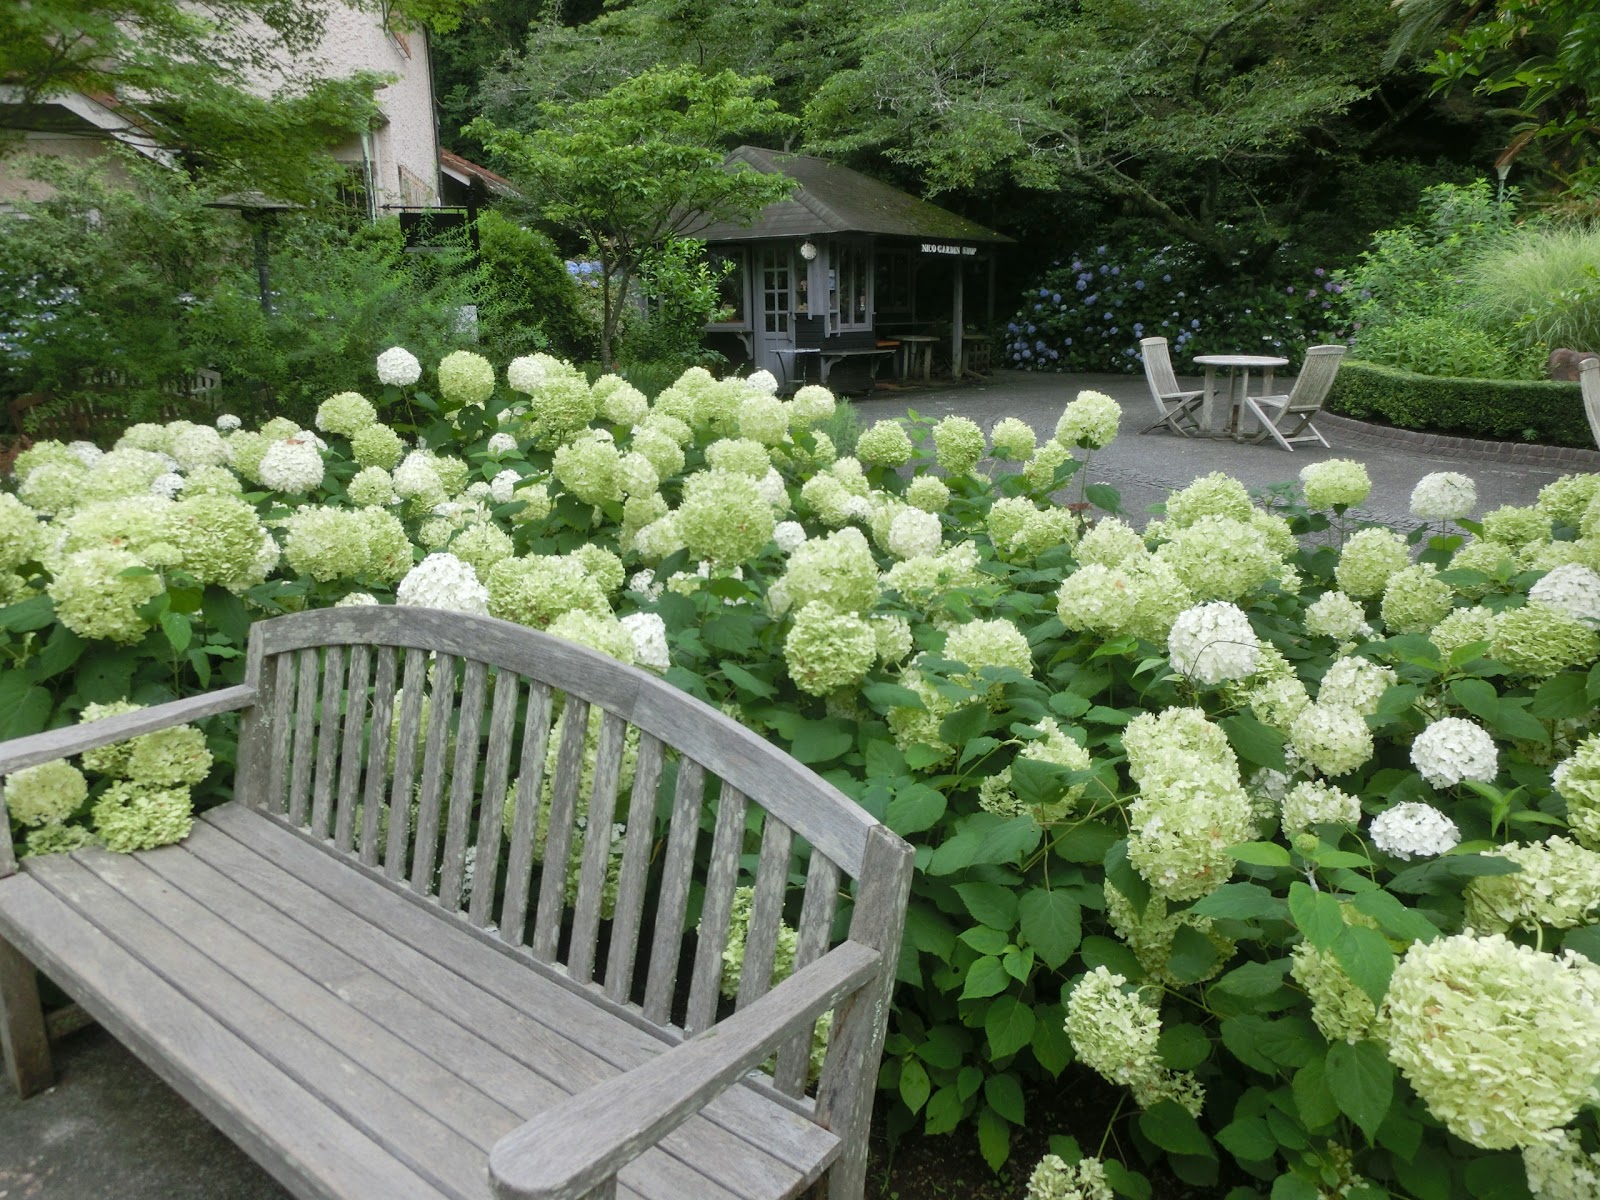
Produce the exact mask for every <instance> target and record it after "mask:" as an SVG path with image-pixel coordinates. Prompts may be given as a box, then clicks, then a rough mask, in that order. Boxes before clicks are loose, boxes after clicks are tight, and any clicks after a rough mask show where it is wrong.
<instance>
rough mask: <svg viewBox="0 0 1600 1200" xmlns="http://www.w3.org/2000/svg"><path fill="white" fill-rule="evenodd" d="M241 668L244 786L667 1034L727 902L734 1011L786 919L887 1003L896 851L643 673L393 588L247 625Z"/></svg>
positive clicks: (809, 779) (801, 958) (785, 1084)
mask: <svg viewBox="0 0 1600 1200" xmlns="http://www.w3.org/2000/svg"><path fill="white" fill-rule="evenodd" d="M249 671H250V675H251V677H252V680H253V681H254V683H255V684H256V686H257V687H258V689H259V700H258V702H257V704H256V705H255V706H254V707H253V708H252V709H250V710H248V711H247V712H246V713H245V715H244V717H243V719H242V720H241V725H240V750H239V765H238V775H237V783H236V796H237V798H238V799H239V800H240V801H241V802H243V803H246V804H249V805H251V806H253V807H256V808H258V809H261V810H264V811H266V812H268V813H271V814H275V815H276V816H278V817H279V818H280V819H282V820H283V821H285V822H286V823H288V824H289V825H291V826H293V827H295V828H297V829H299V830H301V831H303V832H304V833H305V834H307V835H309V836H310V837H311V838H313V839H315V840H317V841H318V842H319V843H321V844H322V845H323V846H324V847H325V848H326V849H327V850H328V851H329V852H330V853H333V854H336V855H339V856H343V857H345V858H347V859H349V860H351V861H352V862H354V863H358V864H362V865H364V866H365V867H366V868H367V869H369V870H373V871H379V872H381V873H382V874H383V875H384V876H386V877H387V878H388V879H389V880H391V881H393V883H394V884H395V885H397V886H402V887H404V888H406V889H408V890H409V891H410V892H412V893H413V894H414V895H415V896H417V897H419V898H421V899H423V900H424V902H426V903H428V904H432V905H437V906H438V907H439V908H441V909H444V910H446V911H448V912H451V913H454V914H458V915H459V919H462V920H464V921H466V922H468V923H470V924H471V925H472V926H474V927H476V928H477V929H479V930H482V931H484V932H485V933H487V934H490V935H492V936H494V937H496V938H497V939H498V940H499V941H500V942H502V943H504V944H506V945H509V946H512V947H518V948H525V949H526V951H528V952H531V954H532V955H533V957H534V958H535V959H538V960H541V961H543V962H545V963H549V964H555V965H558V967H559V968H560V969H561V971H562V972H563V973H564V974H565V976H566V977H567V978H569V979H570V980H572V981H574V982H575V983H576V984H578V985H581V986H583V987H584V988H585V989H586V990H588V991H589V992H590V993H591V994H593V995H595V996H596V997H597V998H601V999H603V1000H604V1001H605V1002H607V1003H609V1004H612V1005H616V1006H619V1007H620V1008H622V1009H623V1010H625V1011H628V1012H630V1013H632V1014H633V1015H634V1016H635V1017H636V1018H637V1017H639V1016H641V1015H642V1017H643V1018H644V1019H645V1020H647V1021H648V1022H649V1023H650V1024H652V1025H654V1026H656V1027H659V1028H661V1029H663V1030H667V1031H669V1034H670V1035H671V1036H679V1035H684V1034H693V1033H696V1032H699V1031H700V1030H703V1029H705V1028H707V1027H709V1026H710V1025H712V1024H714V1023H715V1021H716V1019H717V1013H718V1008H719V999H720V996H719V989H720V985H721V983H722V979H723V972H724V966H725V964H724V961H723V956H724V950H725V949H726V948H727V938H728V927H729V921H730V916H731V915H732V914H733V912H734V909H735V906H736V904H739V905H741V907H742V904H743V902H744V901H745V900H746V898H748V901H749V905H750V915H749V921H748V937H747V940H746V948H745V952H744V958H743V965H742V970H741V972H740V982H739V987H738V992H737V1001H736V1003H737V1006H738V1007H743V1006H744V1005H746V1004H748V1003H749V1002H751V1001H752V1000H754V999H755V998H757V997H759V996H760V995H762V994H763V993H764V992H766V991H767V990H768V989H769V988H770V987H771V986H772V983H773V962H774V958H775V957H776V956H779V955H780V954H783V953H784V951H783V950H782V949H780V937H781V936H782V937H784V938H786V940H787V941H788V942H790V943H791V944H794V961H795V968H796V969H798V968H799V967H800V966H803V965H805V964H807V963H809V962H811V961H813V960H815V959H816V958H818V957H820V956H821V955H822V954H823V953H825V952H826V951H827V950H828V949H829V948H830V947H831V946H832V945H833V944H835V943H836V942H837V941H838V940H840V937H841V930H842V929H843V930H847V932H844V933H843V936H848V937H849V938H850V939H852V940H854V941H859V942H862V943H864V944H866V945H869V946H873V947H875V948H877V949H879V950H880V951H881V952H882V953H883V954H884V978H883V980H882V987H881V991H880V994H879V995H877V996H876V997H874V998H873V1001H872V1003H873V1004H874V1005H875V1006H877V1007H878V1012H879V1014H880V1019H881V1014H882V1013H883V1012H884V1011H886V1006H887V1003H888V997H889V989H890V988H891V987H892V984H893V976H894V970H895V964H896V959H897V955H898V950H899V938H900V931H901V927H902V925H903V922H904V908H905V895H906V889H907V888H908V886H909V878H910V848H909V847H908V846H907V845H906V844H905V843H904V842H903V841H902V840H901V839H899V838H898V837H896V836H895V835H894V834H892V833H891V832H889V831H888V830H887V829H886V828H885V827H884V826H882V825H880V824H878V823H877V822H875V821H874V820H873V819H872V818H871V817H870V816H869V815H868V814H866V813H865V812H864V811H862V810H861V809H860V808H859V807H857V806H856V805H855V804H854V803H853V802H851V801H850V800H849V799H848V798H847V797H845V796H844V795H843V794H842V793H840V792H839V791H837V790H836V789H835V788H833V787H832V786H831V785H829V784H827V783H826V782H825V781H823V780H822V779H820V778H819V777H817V776H816V775H815V774H814V773H813V772H811V771H810V770H809V769H807V768H806V767H804V766H802V765H801V764H799V763H797V762H796V761H795V760H793V759H792V758H790V757H789V756H788V755H786V754H784V753H782V752H781V751H779V750H778V749H777V748H776V747H774V746H772V745H770V744H769V743H767V742H766V741H764V740H763V739H761V738H760V737H758V736H757V735H756V734H754V733H752V732H750V731H749V730H747V729H744V728H743V727H742V726H740V725H738V724H737V723H735V722H734V721H732V720H730V719H728V718H727V717H725V716H724V715H723V714H721V713H719V712H717V711H716V710H715V709H713V708H711V707H710V706H708V705H706V704H703V703H702V702H700V701H698V700H696V699H694V698H693V697H691V696H688V695H686V694H685V693H683V692H681V691H679V690H678V689H676V688H674V687H672V686H671V685H670V684H667V683H666V682H664V681H663V680H660V679H658V678H656V677H654V676H652V675H650V674H648V673H646V672H644V671H640V670H638V669H635V668H633V667H628V666H624V665H623V664H621V663H619V662H617V661H615V660H613V659H611V658H609V657H607V656H605V655H602V654H599V653H597V652H595V651H592V650H589V649H588V648H586V647H583V646H578V645H575V644H573V643H571V642H567V641H565V640H562V639H559V638H554V637H550V636H548V635H545V634H542V633H539V632H537V631H534V630H531V629H527V628H524V627H523V626H520V625H514V624H510V623H508V622H505V621H499V620H494V619H491V618H486V617H469V616H464V615H461V614H458V613H449V612H440V611H436V610H429V609H418V608H404V607H365V608H334V609H323V610H318V611H314V612H308V613H302V614H297V615H294V616H289V617H281V618H277V619H274V620H269V621H264V622H260V623H258V624H257V625H256V626H255V627H254V628H253V629H252V631H251V640H250V664H249ZM800 880H803V884H800V885H798V886H797V887H796V888H795V892H796V894H795V895H793V896H791V883H792V882H796V883H798V881H800ZM852 881H854V887H853V888H852V887H851V882H852ZM741 885H745V886H753V889H754V891H753V896H751V895H750V894H749V893H739V894H736V889H739V888H740V887H741ZM695 908H698V911H699V914H700V919H699V923H698V931H695V930H694V928H693V923H692V922H691V921H690V920H689V917H690V915H691V914H692V912H693V910H694V909H695ZM847 910H848V911H847ZM846 915H848V921H847V922H846V921H845V919H844V918H845V917H846ZM785 921H787V923H788V924H789V925H790V926H791V927H792V928H793V929H794V930H795V931H796V932H797V934H798V938H797V942H796V939H795V938H794V936H793V935H782V928H783V924H784V922H785ZM809 1050H810V1047H809V1046H801V1045H798V1044H797V1045H793V1046H790V1047H789V1048H787V1049H786V1051H785V1052H784V1054H782V1055H780V1057H779V1061H778V1063H777V1067H776V1072H775V1082H776V1083H777V1085H778V1086H779V1088H780V1090H782V1091H784V1092H786V1093H788V1094H790V1095H799V1094H800V1093H801V1091H802V1090H803V1089H804V1086H805V1080H806V1066H807V1061H806V1060H807V1057H808V1054H809ZM859 1065H860V1064H858V1067H859ZM833 1067H834V1063H833V1056H832V1055H831V1054H830V1057H829V1059H828V1063H827V1065H826V1066H825V1067H824V1071H823V1079H822V1083H821V1084H820V1086H821V1087H823V1088H826V1087H827V1086H828V1078H827V1074H828V1071H830V1070H832V1069H833ZM841 1069H842V1068H841ZM869 1069H870V1070H873V1071H875V1069H876V1056H875V1054H874V1057H873V1061H872V1065H871V1067H870V1068H869Z"/></svg>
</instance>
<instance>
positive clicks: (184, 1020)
mask: <svg viewBox="0 0 1600 1200" xmlns="http://www.w3.org/2000/svg"><path fill="white" fill-rule="evenodd" d="M0 933H3V934H4V936H5V937H6V939H7V940H8V941H11V942H13V943H14V944H16V946H17V947H18V948H19V949H21V950H22V951H23V953H25V954H26V955H27V956H28V958H29V959H31V960H32V961H33V962H34V963H36V964H38V965H39V968H40V969H41V970H42V971H44V972H45V973H46V974H48V975H49V976H50V978H52V979H53V980H55V981H56V982H57V983H58V984H60V985H61V986H62V987H63V988H65V989H66V990H67V992H68V993H69V994H71V995H72V996H73V998H74V999H76V1000H77V1001H78V1002H79V1003H80V1004H82V1005H83V1007H84V1008H85V1009H86V1010H87V1011H88V1012H89V1014H90V1015H91V1016H93V1017H94V1018H95V1020H96V1021H98V1022H99V1023H100V1024H101V1025H104V1026H105V1027H106V1028H107V1029H108V1030H110V1031H111V1033H112V1034H113V1035H114V1036H115V1037H116V1038H117V1040H118V1041H120V1042H122V1043H123V1044H124V1045H125V1046H127V1047H129V1048H130V1049H131V1050H132V1051H133V1052H134V1053H135V1054H136V1055H137V1056H138V1057H139V1058H140V1059H141V1060H142V1061H143V1062H144V1063H145V1065H146V1066H148V1067H150V1068H151V1070H153V1071H154V1072H155V1073H156V1074H157V1075H159V1076H161V1078H162V1079H164V1080H165V1081H166V1082H167V1083H168V1084H169V1085H171V1086H172V1088H173V1089H174V1090H176V1091H177V1092H178V1093H179V1094H180V1095H182V1096H183V1097H184V1099H186V1100H188V1101H189V1103H191V1104H193V1105H194V1106H195V1107H196V1108H198V1109H199V1110H200V1111H201V1112H202V1113H203V1114H204V1115H205V1116H206V1117H207V1119H209V1120H210V1121H211V1122H212V1123H213V1124H215V1125H217V1126H218V1127H219V1128H221V1129H222V1130H223V1131H224V1132H226V1133H227V1134H228V1135H229V1136H230V1137H231V1138H232V1139H233V1140H234V1141H235V1142H236V1143H238V1145H239V1146H240V1147H241V1148H242V1149H244V1151H245V1152H246V1153H248V1154H249V1155H250V1156H251V1157H252V1158H254V1159H255V1160H256V1161H257V1162H258V1163H260V1164H261V1166H262V1167H264V1168H265V1169H266V1170H267V1171H268V1172H270V1173H271V1174H272V1175H273V1177H274V1178H275V1179H277V1180H278V1182H280V1183H282V1184H283V1185H284V1186H285V1187H287V1188H289V1189H290V1190H291V1191H293V1192H294V1193H295V1194H296V1195H298V1196H302V1197H316V1198H318V1200H339V1198H349V1197H374V1198H377V1197H384V1198H385V1200H440V1198H441V1196H442V1195H443V1193H441V1192H440V1191H439V1189H438V1188H436V1187H434V1186H433V1185H431V1184H430V1183H428V1182H426V1181H425V1180H423V1179H422V1178H420V1177H419V1176H418V1175H417V1174H416V1172H415V1171H412V1170H410V1169H409V1168H408V1167H406V1166H405V1165H404V1164H402V1163H400V1162H398V1161H397V1160H396V1159H395V1158H394V1157H393V1155H391V1154H390V1152H389V1151H388V1149H387V1148H385V1147H383V1146H380V1145H379V1144H378V1143H377V1142H375V1141H374V1140H373V1139H372V1138H370V1137H369V1136H367V1135H366V1134H365V1133H363V1132H362V1131H361V1130H359V1129H357V1128H355V1126H353V1125H352V1124H351V1123H350V1122H349V1121H347V1120H346V1119H345V1118H344V1117H342V1116H341V1115H340V1114H338V1113H337V1112H335V1111H334V1110H333V1109H331V1108H329V1107H328V1106H327V1105H326V1104H323V1103H322V1102H320V1101H318V1100H316V1099H315V1098H314V1097H311V1096H308V1095H306V1094H305V1091H304V1090H303V1089H302V1088H301V1087H300V1085H299V1084H298V1083H296V1082H295V1081H294V1080H293V1079H291V1078H290V1077H289V1076H288V1075H287V1074H285V1073H284V1072H283V1071H282V1070H281V1069H280V1068H278V1067H277V1066H275V1065H274V1064H273V1063H271V1062H270V1061H268V1060H267V1059H266V1058H265V1057H263V1056H262V1054H261V1053H260V1052H259V1051H258V1050H256V1049H255V1048H254V1047H253V1046H251V1045H250V1044H248V1043H247V1042H246V1041H245V1040H244V1039H242V1038H241V1037H239V1036H238V1035H237V1034H235V1033H234V1032H233V1031H232V1030H230V1029H228V1028H227V1027H225V1026H224V1025H222V1024H221V1023H220V1022H218V1021H216V1020H214V1019H213V1018H211V1017H210V1016H208V1015H206V1014H205V1013H204V1012H201V1011H200V1010H199V1009H197V1008H196V1007H195V1006H194V1005H193V1004H192V1003H191V1002H190V1001H189V1000H188V999H187V998H186V997H185V996H184V995H183V994H182V993H181V992H179V991H178V990H177V989H176V988H174V987H172V986H171V985H170V984H168V983H167V982H166V981H165V980H164V979H162V978H161V977H160V976H159V975H157V974H156V973H155V972H154V971H153V970H151V969H150V967H148V966H146V965H145V964H144V963H142V962H140V961H139V960H138V959H137V958H135V957H134V956H133V955H131V954H129V953H128V952H127V951H126V950H124V949H123V948H122V947H120V946H119V945H117V944H116V943H115V942H113V941H112V940H111V939H110V938H108V937H107V936H106V935H105V934H103V933H101V932H100V930H98V929H97V928H95V927H94V926H93V925H92V924H91V923H90V922H89V921H87V920H86V919H85V918H83V917H82V916H80V915H79V914H77V913H76V912H74V911H73V910H72V909H70V908H69V907H67V906H66V905H65V904H63V903H62V902H61V901H60V900H58V899H56V898H55V897H54V896H53V895H51V894H50V892H49V891H48V890H47V889H46V888H45V887H44V885H43V884H41V883H40V882H39V881H38V880H36V879H33V878H31V877H30V876H29V875H26V874H24V875H14V876H12V877H11V878H9V879H5V880H0ZM113 996H114V997H116V999H115V1000H112V999H108V997H113ZM284 1148H289V1149H290V1152H289V1153H285V1152H284Z"/></svg>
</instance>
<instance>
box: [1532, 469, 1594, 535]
mask: <svg viewBox="0 0 1600 1200" xmlns="http://www.w3.org/2000/svg"><path fill="white" fill-rule="evenodd" d="M1596 496H1600V474H1586V475H1563V476H1562V477H1561V478H1560V479H1557V480H1556V481H1555V482H1554V483H1547V484H1545V485H1544V486H1543V487H1542V488H1540V489H1539V499H1538V500H1537V501H1536V502H1535V503H1534V507H1535V508H1536V509H1538V510H1539V511H1540V512H1542V513H1543V514H1544V515H1545V516H1547V517H1549V518H1550V519H1551V520H1552V521H1560V522H1561V523H1562V524H1563V525H1571V526H1573V527H1574V528H1576V527H1577V526H1578V524H1579V523H1580V522H1582V520H1583V514H1584V510H1585V509H1587V508H1588V507H1589V505H1590V504H1591V503H1592V502H1593V500H1594V498H1595V497H1596Z"/></svg>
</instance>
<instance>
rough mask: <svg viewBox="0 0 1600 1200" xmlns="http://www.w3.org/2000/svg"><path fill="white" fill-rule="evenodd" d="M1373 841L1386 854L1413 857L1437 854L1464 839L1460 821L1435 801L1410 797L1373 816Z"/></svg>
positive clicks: (1453, 846)
mask: <svg viewBox="0 0 1600 1200" xmlns="http://www.w3.org/2000/svg"><path fill="white" fill-rule="evenodd" d="M1370 832H1371V834H1372V844H1373V845H1375V846H1377V848H1378V849H1379V850H1382V851H1383V852H1384V853H1385V854H1392V855H1394V856H1395V857H1396V858H1399V859H1406V860H1410V859H1413V858H1436V857H1438V856H1439V855H1441V854H1443V853H1444V852H1445V851H1446V850H1451V849H1454V848H1455V847H1456V846H1457V845H1459V844H1460V842H1461V830H1459V829H1457V828H1456V823H1455V822H1454V821H1452V820H1451V819H1450V818H1449V817H1447V816H1445V815H1444V814H1443V813H1442V812H1440V811H1439V810H1438V809H1437V808H1434V807H1433V805H1431V804H1423V803H1422V802H1421V801H1418V800H1407V801H1405V802H1403V803H1401V804H1396V805H1395V806H1394V807H1393V808H1391V809H1387V810H1386V811H1384V812H1381V813H1379V814H1378V815H1377V816H1375V817H1373V818H1372V825H1371V826H1370Z"/></svg>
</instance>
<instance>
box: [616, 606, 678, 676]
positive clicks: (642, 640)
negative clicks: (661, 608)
mask: <svg viewBox="0 0 1600 1200" xmlns="http://www.w3.org/2000/svg"><path fill="white" fill-rule="evenodd" d="M622 624H623V627H624V628H625V629H627V631H628V634H629V635H630V636H631V637H632V638H633V661H634V662H636V663H638V664H639V665H640V666H641V667H645V668H647V669H648V670H651V671H665V670H666V669H667V668H668V667H670V666H671V665H672V653H671V651H670V650H669V649H668V647H667V623H666V622H665V621H663V620H662V619H661V617H660V616H659V615H657V614H656V613H650V612H636V613H629V614H628V615H627V616H625V617H623V618H622Z"/></svg>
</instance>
